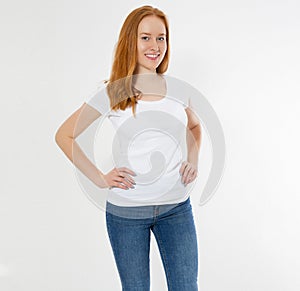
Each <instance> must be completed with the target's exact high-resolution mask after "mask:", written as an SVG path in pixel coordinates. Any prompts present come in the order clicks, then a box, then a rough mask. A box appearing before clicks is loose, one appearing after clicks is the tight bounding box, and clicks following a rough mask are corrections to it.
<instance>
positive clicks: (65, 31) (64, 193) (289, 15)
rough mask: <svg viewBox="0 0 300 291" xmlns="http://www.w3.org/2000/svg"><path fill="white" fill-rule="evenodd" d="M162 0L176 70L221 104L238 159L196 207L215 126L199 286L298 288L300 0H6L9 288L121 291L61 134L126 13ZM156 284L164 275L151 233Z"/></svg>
mask: <svg viewBox="0 0 300 291" xmlns="http://www.w3.org/2000/svg"><path fill="white" fill-rule="evenodd" d="M144 4H150V5H153V6H155V7H158V8H160V9H162V10H163V11H164V12H165V13H166V14H167V16H168V19H169V23H170V39H171V47H170V49H171V62H170V66H169V69H168V72H167V73H168V74H170V75H172V76H174V77H177V78H179V79H182V80H185V81H187V82H189V83H190V84H191V85H193V86H195V87H196V88H197V89H198V90H199V91H200V92H201V93H202V94H203V95H204V96H205V97H206V98H207V99H208V101H209V102H210V104H211V105H212V106H213V108H214V110H215V111H216V113H217V115H218V117H219V119H220V121H221V123H222V127H223V130H224V134H225V138H226V168H225V172H224V175H223V179H222V181H221V183H220V185H219V187H218V189H217V192H216V193H215V194H214V196H213V197H212V199H211V200H210V201H209V202H208V203H206V204H205V205H204V206H201V207H200V206H198V204H197V202H198V200H199V198H200V195H201V189H202V188H201V187H202V186H203V184H204V183H205V179H206V177H207V171H208V170H209V163H210V159H211V153H210V144H209V140H208V138H207V135H206V133H205V132H204V136H203V147H202V149H201V154H200V168H199V183H198V184H197V185H196V186H195V187H194V189H193V191H192V194H191V197H192V206H193V210H194V216H195V221H196V227H197V231H198V237H199V286H200V290H201V291H217V290H222V291H266V290H268V291H283V290H284V291H296V290H299V289H300V281H299V269H300V252H299V245H300V234H299V223H300V219H299V211H298V209H299V206H300V203H299V202H300V191H299V190H300V187H299V184H298V178H299V164H300V159H299V148H300V142H299V129H298V126H299V121H300V117H299V116H300V101H299V100H300V94H299V93H300V85H299V84H300V82H299V76H300V74H299V73H300V72H299V67H300V57H299V51H300V41H299V33H300V17H299V12H300V4H299V2H298V1H296V0H291V1H286V0H285V1H284V0H275V1H270V0H260V1H253V0H241V1H237V0H229V1H221V0H210V1H191V0H186V1H178V0H173V1H116V0H111V1H106V2H104V1H94V0H88V1H66V0H61V1H55V0H54V1H34V0H28V1H12V2H5V3H4V2H3V3H2V5H1V12H0V14H1V15H0V16H1V17H0V22H1V25H0V32H1V34H0V35H1V36H0V39H1V46H0V50H1V54H0V61H1V66H0V72H1V73H0V74H1V75H0V77H1V78H0V79H1V89H0V90H1V99H0V100H1V101H0V102H1V103H0V104H1V134H2V137H1V140H2V144H1V195H0V215H1V217H0V232H1V237H0V289H1V290H4V291H17V290H18V291H19V290H20V291H21V290H22V291H23V290H26V291H27V290H28V291H29V290H30V291H38V290H43V291H86V290H89V291H96V290H104V291H106V290H107V291H108V290H121V285H120V282H119V278H118V274H117V269H116V265H115V263H114V260H113V254H112V251H111V247H110V244H109V241H108V236H107V233H106V229H105V216H104V212H103V211H102V210H101V209H99V208H98V207H96V206H95V205H94V204H93V203H92V202H91V201H90V200H89V199H87V196H86V195H85V193H84V192H83V191H82V189H81V187H80V185H79V183H78V180H77V178H76V175H75V171H74V167H73V165H72V164H71V163H70V161H69V160H67V158H66V157H65V156H64V154H63V152H62V151H61V150H60V149H59V148H58V146H57V145H56V144H55V141H54V135H55V132H56V130H57V129H58V127H59V126H60V125H61V124H62V122H63V121H64V120H65V119H66V118H67V117H68V116H69V115H70V114H71V113H72V112H74V111H75V110H76V109H77V108H78V107H79V106H80V105H81V104H82V103H83V100H84V99H85V98H86V97H87V96H88V95H90V94H91V92H93V91H94V90H95V89H96V87H97V85H98V84H99V82H100V81H101V80H102V79H105V78H108V77H109V73H110V68H111V64H112V57H113V55H112V52H113V48H114V46H115V43H116V41H117V37H118V34H119V30H120V28H121V25H122V23H123V21H124V20H125V17H126V16H127V15H128V13H129V12H131V11H132V10H133V9H135V8H137V7H139V6H142V5H144ZM150 262H151V276H152V277H151V288H152V289H151V290H155V291H164V290H167V288H166V279H165V275H164V271H163V267H162V263H161V260H160V257H159V253H158V249H157V245H156V242H155V240H154V239H153V236H152V241H151V259H150Z"/></svg>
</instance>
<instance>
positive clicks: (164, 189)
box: [85, 75, 190, 206]
mask: <svg viewBox="0 0 300 291" xmlns="http://www.w3.org/2000/svg"><path fill="white" fill-rule="evenodd" d="M163 77H164V79H165V80H166V86H167V94H166V96H164V97H163V98H162V99H159V100H155V101H146V100H137V102H138V103H137V104H136V118H135V117H134V116H133V113H132V108H131V107H128V108H126V109H125V110H120V109H119V110H117V111H115V110H111V109H110V100H109V96H108V94H107V92H106V85H104V86H103V88H102V89H100V90H97V92H96V93H94V94H92V95H91V96H89V97H88V98H86V100H85V102H86V103H87V104H89V105H90V106H92V107H93V108H95V109H96V110H97V111H99V112H100V113H101V114H102V116H101V117H104V118H105V117H107V118H108V119H109V120H110V121H111V122H112V125H113V127H114V129H115V130H116V139H117V141H118V142H117V143H114V144H113V160H114V163H115V166H116V167H117V168H119V167H128V168H129V169H131V170H133V171H134V172H135V173H136V174H137V175H136V176H132V178H133V179H134V181H135V182H136V185H134V186H135V188H133V189H132V188H129V189H128V190H125V189H121V188H118V187H112V188H111V189H109V190H108V196H107V200H108V202H110V203H112V204H115V205H118V206H146V205H157V204H173V203H180V202H183V201H185V200H186V199H187V198H188V197H189V191H188V189H189V184H188V185H187V186H186V187H185V186H184V184H182V182H181V176H180V173H179V169H180V167H181V164H182V162H183V161H184V160H186V150H184V149H185V146H186V126H187V115H186V112H185V108H186V107H187V106H189V102H190V100H189V98H188V96H183V95H182V94H184V90H180V86H178V84H177V83H176V80H174V79H172V78H170V77H168V76H166V75H163ZM161 97H162V96H161Z"/></svg>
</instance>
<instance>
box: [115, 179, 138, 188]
mask: <svg viewBox="0 0 300 291" xmlns="http://www.w3.org/2000/svg"><path fill="white" fill-rule="evenodd" d="M115 181H117V182H119V183H121V184H124V185H125V186H126V187H128V188H134V186H133V185H132V184H131V183H130V182H128V181H127V180H126V178H122V177H117V178H116V179H115Z"/></svg>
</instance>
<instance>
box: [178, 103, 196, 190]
mask: <svg viewBox="0 0 300 291" xmlns="http://www.w3.org/2000/svg"><path fill="white" fill-rule="evenodd" d="M185 112H186V114H187V117H188V124H187V131H186V142H187V161H184V162H183V163H182V166H181V168H180V170H179V172H180V174H181V176H182V177H181V182H182V183H184V184H185V186H186V185H187V184H188V183H191V182H192V181H193V180H194V179H195V178H196V177H197V172H198V156H199V150H200V144H201V125H200V122H199V119H198V117H197V116H196V114H195V113H194V112H193V111H192V110H191V109H190V108H189V107H187V108H186V109H185Z"/></svg>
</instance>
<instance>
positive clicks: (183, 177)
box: [181, 165, 191, 183]
mask: <svg viewBox="0 0 300 291" xmlns="http://www.w3.org/2000/svg"><path fill="white" fill-rule="evenodd" d="M190 171H191V166H190V165H187V166H186V168H185V170H184V173H183V175H182V179H181V180H182V182H183V183H185V182H186V179H187V177H188V176H189V174H190Z"/></svg>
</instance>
